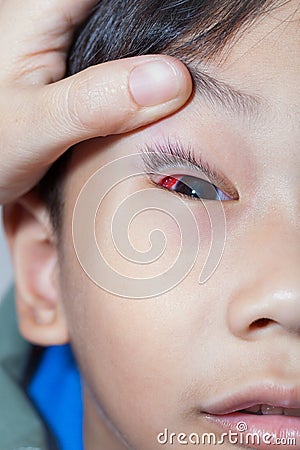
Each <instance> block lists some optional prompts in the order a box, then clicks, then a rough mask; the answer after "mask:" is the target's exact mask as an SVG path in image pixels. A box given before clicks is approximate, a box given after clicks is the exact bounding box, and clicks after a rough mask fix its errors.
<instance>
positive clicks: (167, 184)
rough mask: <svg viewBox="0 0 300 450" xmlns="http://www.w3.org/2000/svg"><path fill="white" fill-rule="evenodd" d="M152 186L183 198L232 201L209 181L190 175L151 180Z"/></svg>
mask: <svg viewBox="0 0 300 450" xmlns="http://www.w3.org/2000/svg"><path fill="white" fill-rule="evenodd" d="M153 182H154V184H156V185H158V186H160V187H162V188H164V189H167V190H169V191H173V192H176V193H178V194H180V195H183V196H184V197H189V198H193V199H202V200H221V201H226V200H232V198H231V197H228V195H226V194H225V193H224V192H223V191H221V189H219V188H218V187H217V186H215V185H214V184H212V183H210V182H209V181H206V180H203V179H201V178H198V177H194V176H191V175H172V176H166V177H163V178H160V179H159V180H158V181H157V180H156V181H155V180H153Z"/></svg>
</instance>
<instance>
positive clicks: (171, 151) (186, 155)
mask: <svg viewBox="0 0 300 450" xmlns="http://www.w3.org/2000/svg"><path fill="white" fill-rule="evenodd" d="M140 155H141V158H142V161H143V164H144V168H145V171H146V172H148V173H151V172H152V173H161V174H163V172H162V171H163V170H164V168H165V169H166V168H169V167H178V168H181V169H184V168H186V167H188V168H190V169H192V170H193V171H196V172H198V173H199V172H200V174H201V175H202V179H204V181H209V182H210V183H213V184H216V186H217V187H218V188H219V189H221V190H223V191H224V192H225V194H227V195H228V196H230V197H231V198H232V199H234V200H237V199H238V198H239V195H238V192H237V190H236V189H235V188H234V186H233V185H232V183H230V181H229V180H228V179H227V178H226V177H225V176H224V175H223V174H222V173H218V172H217V171H215V169H213V168H212V167H210V166H209V164H208V163H207V162H206V161H204V160H203V158H201V156H200V155H197V156H196V155H195V152H194V151H193V148H192V147H191V145H189V146H187V148H185V147H183V146H182V145H181V143H180V142H179V141H178V140H176V141H175V142H173V141H170V140H168V141H167V142H165V143H159V144H156V143H155V144H154V145H153V146H150V145H148V144H146V145H145V146H143V147H140ZM192 176H195V175H192ZM203 177H204V178H203Z"/></svg>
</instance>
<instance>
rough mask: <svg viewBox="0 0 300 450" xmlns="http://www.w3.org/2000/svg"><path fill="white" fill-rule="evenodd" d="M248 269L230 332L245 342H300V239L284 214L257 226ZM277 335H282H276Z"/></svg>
mask: <svg viewBox="0 0 300 450" xmlns="http://www.w3.org/2000/svg"><path fill="white" fill-rule="evenodd" d="M246 241H247V244H246V247H244V249H243V254H244V258H243V264H242V266H241V267H239V268H238V273H237V275H236V276H237V277H238V278H239V279H240V282H238V283H237V284H236V287H235V289H234V291H233V292H232V294H231V298H230V300H229V303H228V314H227V319H228V325H229V328H230V330H231V332H232V333H233V334H235V335H237V336H239V337H242V338H245V339H251V338H254V336H257V335H258V334H259V333H260V332H262V331H264V332H265V331H266V330H269V332H277V331H278V330H280V333H282V331H283V330H284V331H285V333H292V334H295V333H296V334H298V336H299V337H300V239H299V230H298V227H297V225H295V223H294V222H293V221H289V219H288V218H287V217H282V216H280V215H279V214H276V213H275V214H273V215H268V217H267V216H265V217H264V218H261V220H260V222H259V223H255V224H252V226H251V227H249V229H248V233H247V240H246ZM276 330H277V331H276Z"/></svg>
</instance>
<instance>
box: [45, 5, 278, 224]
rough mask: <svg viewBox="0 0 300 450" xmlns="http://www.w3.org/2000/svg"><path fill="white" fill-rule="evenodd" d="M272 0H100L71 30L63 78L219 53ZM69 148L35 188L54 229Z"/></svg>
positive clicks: (60, 207) (200, 58)
mask: <svg viewBox="0 0 300 450" xmlns="http://www.w3.org/2000/svg"><path fill="white" fill-rule="evenodd" d="M275 3H276V4H277V3H278V1H274V0H100V1H99V2H98V3H97V4H96V6H95V7H94V8H93V10H92V11H91V14H90V15H89V17H88V18H87V19H86V21H85V22H84V23H83V24H82V25H81V26H80V27H79V28H78V29H77V31H76V33H75V36H74V40H73V45H72V47H71V49H70V51H69V55H68V59H67V73H66V76H69V75H73V74H75V73H77V72H80V71H81V70H84V69H85V68H87V67H90V66H93V65H96V64H99V63H102V62H106V61H110V60H114V59H120V58H125V57H131V56H138V55H145V54H155V53H156V54H168V55H171V56H175V57H177V58H179V59H180V60H182V61H183V62H184V63H186V64H189V63H191V62H192V61H194V60H197V61H205V60H209V59H211V58H212V57H215V56H217V55H221V53H222V51H224V49H225V46H226V44H227V43H229V42H231V43H233V42H234V39H236V38H237V36H238V35H239V32H241V31H242V30H244V29H245V27H247V26H250V25H251V23H253V21H255V20H256V19H257V17H259V16H260V15H262V14H263V13H265V12H267V11H268V10H269V8H270V7H273V6H274V4H275ZM71 154H72V148H71V149H69V150H68V151H67V152H66V153H65V154H64V155H62V156H61V157H60V158H59V159H58V160H57V161H56V162H55V163H54V164H53V165H52V167H51V168H50V169H49V171H48V172H47V173H46V175H45V176H44V178H43V179H42V180H41V181H40V183H39V184H38V186H37V190H38V192H39V195H40V197H41V199H42V200H43V201H44V202H45V203H46V205H47V207H48V209H49V212H50V216H51V219H52V223H53V226H54V229H55V230H59V229H60V227H61V216H62V210H63V205H64V195H63V181H64V175H65V172H66V169H67V165H68V161H69V160H70V157H71Z"/></svg>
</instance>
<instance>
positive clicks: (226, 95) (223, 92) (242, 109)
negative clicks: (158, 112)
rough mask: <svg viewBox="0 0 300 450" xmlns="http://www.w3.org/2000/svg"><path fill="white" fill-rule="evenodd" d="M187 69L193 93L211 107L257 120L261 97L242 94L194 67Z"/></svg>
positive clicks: (189, 66)
mask: <svg viewBox="0 0 300 450" xmlns="http://www.w3.org/2000/svg"><path fill="white" fill-rule="evenodd" d="M188 68H189V70H190V73H191V75H192V78H193V81H194V86H195V92H196V93H197V94H199V95H200V96H201V97H203V98H204V100H206V101H207V102H208V103H209V105H210V106H211V107H213V108H215V107H221V108H222V109H224V110H225V111H226V112H231V113H233V114H234V115H240V114H242V115H244V116H246V117H248V118H252V119H253V118H257V114H258V112H259V110H260V109H261V105H262V98H261V97H259V96H256V95H252V94H248V93H245V92H242V91H240V90H239V89H236V88H234V87H233V86H231V85H229V84H228V83H226V82H224V81H221V80H218V79H217V78H214V77H213V76H211V75H208V74H207V73H205V72H203V71H201V70H199V69H198V68H197V67H196V66H194V65H188Z"/></svg>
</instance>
